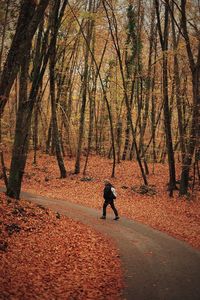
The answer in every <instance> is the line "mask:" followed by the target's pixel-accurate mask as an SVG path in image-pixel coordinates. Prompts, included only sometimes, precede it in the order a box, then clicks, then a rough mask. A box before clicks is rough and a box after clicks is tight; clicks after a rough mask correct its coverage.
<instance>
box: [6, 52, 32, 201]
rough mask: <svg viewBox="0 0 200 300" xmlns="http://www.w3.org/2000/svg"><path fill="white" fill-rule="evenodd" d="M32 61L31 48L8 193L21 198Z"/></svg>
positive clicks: (21, 92) (24, 68)
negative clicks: (28, 90)
mask: <svg viewBox="0 0 200 300" xmlns="http://www.w3.org/2000/svg"><path fill="white" fill-rule="evenodd" d="M29 63H30V48H29V52H28V53H26V56H25V60H24V64H23V66H22V67H21V74H20V89H19V108H18V112H17V119H16V129H15V139H14V145H13V152H12V160H11V166H10V176H9V181H8V187H7V192H6V194H7V195H8V196H9V197H12V198H15V199H19V197H20V191H21V183H22V177H23V174H24V169H25V165H26V158H27V152H28V144H29V134H30V125H31V117H30V116H29V103H28V101H27V86H28V73H29V72H28V71H29Z"/></svg>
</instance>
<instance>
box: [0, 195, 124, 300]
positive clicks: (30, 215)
mask: <svg viewBox="0 0 200 300" xmlns="http://www.w3.org/2000/svg"><path fill="white" fill-rule="evenodd" d="M0 196H1V200H0V215H1V217H0V262H1V263H0V274H1V276H0V299H5V300H7V299H23V300H25V299H65V300H66V299H120V290H121V288H122V279H121V278H122V274H121V267H120V261H119V255H118V252H117V250H115V248H114V245H113V244H112V242H111V241H110V240H108V239H106V238H104V237H102V236H101V235H100V234H98V233H96V232H95V231H93V230H92V229H90V228H89V227H87V226H85V225H82V224H80V223H78V222H75V221H73V220H71V219H69V218H67V217H64V216H60V215H59V214H58V213H57V214H56V213H54V212H52V211H51V210H48V209H45V208H44V207H42V206H40V205H36V204H32V203H30V202H28V201H25V200H20V201H14V200H11V199H10V198H8V197H6V196H5V195H3V194H2V193H1V195H0Z"/></svg>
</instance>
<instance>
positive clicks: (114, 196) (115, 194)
mask: <svg viewBox="0 0 200 300" xmlns="http://www.w3.org/2000/svg"><path fill="white" fill-rule="evenodd" d="M111 192H112V194H113V199H116V198H117V193H116V190H115V188H114V187H113V186H112V187H111Z"/></svg>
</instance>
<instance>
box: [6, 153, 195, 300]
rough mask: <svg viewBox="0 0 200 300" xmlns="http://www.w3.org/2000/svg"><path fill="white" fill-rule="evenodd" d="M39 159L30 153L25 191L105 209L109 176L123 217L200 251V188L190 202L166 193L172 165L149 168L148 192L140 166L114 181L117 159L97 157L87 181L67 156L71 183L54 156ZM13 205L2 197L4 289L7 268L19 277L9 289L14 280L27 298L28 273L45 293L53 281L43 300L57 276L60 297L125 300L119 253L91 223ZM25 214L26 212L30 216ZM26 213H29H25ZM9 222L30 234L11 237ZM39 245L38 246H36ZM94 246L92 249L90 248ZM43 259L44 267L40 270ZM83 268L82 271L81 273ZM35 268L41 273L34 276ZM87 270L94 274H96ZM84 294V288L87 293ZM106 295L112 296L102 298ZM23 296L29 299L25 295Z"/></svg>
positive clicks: (121, 169) (119, 170) (126, 166)
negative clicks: (92, 228)
mask: <svg viewBox="0 0 200 300" xmlns="http://www.w3.org/2000/svg"><path fill="white" fill-rule="evenodd" d="M84 160H85V158H84V157H83V158H82V161H81V164H82V166H83V165H84ZM32 162H33V155H32V154H30V155H29V158H28V162H27V166H26V170H25V174H24V179H23V185H22V189H23V191H28V192H31V193H33V194H38V195H42V196H47V197H53V198H55V199H58V201H59V199H66V200H68V201H71V202H74V203H78V204H82V205H85V206H88V207H93V208H97V209H100V210H101V209H102V204H103V197H102V191H103V188H104V179H105V178H108V179H110V180H111V182H112V183H113V185H114V186H115V187H116V190H117V199H116V206H117V208H118V210H119V214H120V215H121V216H122V215H123V216H126V217H128V218H130V219H133V220H135V221H138V222H141V223H143V224H147V225H149V226H151V227H152V228H155V229H157V230H160V231H163V232H166V233H168V234H169V235H171V236H173V237H175V238H177V239H180V240H183V241H186V242H187V243H188V244H190V245H191V246H193V247H195V248H197V249H200V191H199V190H195V191H194V193H193V194H192V195H191V197H190V198H184V199H182V198H180V197H179V196H178V191H177V192H175V193H174V197H173V198H170V197H169V196H168V191H167V180H168V168H167V165H162V164H156V165H154V172H152V170H153V166H152V165H149V171H150V175H149V176H148V181H149V185H150V187H151V188H150V189H149V190H148V191H146V190H145V189H144V188H141V186H142V184H143V182H142V179H141V176H140V173H139V168H138V166H137V164H136V163H135V162H128V161H126V162H121V163H120V164H118V165H117V166H116V176H115V178H111V177H110V175H111V171H112V161H111V160H108V159H106V158H103V157H97V156H91V157H90V159H89V164H88V170H87V174H86V175H85V176H83V174H82V172H81V173H80V174H79V175H75V174H73V171H74V160H73V159H69V158H66V159H65V166H66V169H67V178H65V179H60V178H59V169H58V166H57V162H56V159H55V157H52V156H47V155H44V154H41V153H40V154H39V153H38V156H37V164H36V165H34V164H33V163H32ZM6 166H9V157H6ZM152 173H154V174H152ZM177 177H178V176H177ZM0 185H1V186H3V185H4V184H3V180H1V181H0ZM139 192H142V193H143V194H141V193H139ZM6 203H7V200H6V198H3V200H1V206H0V207H1V210H2V211H3V212H4V217H5V220H4V221H3V222H2V223H1V226H2V227H3V230H1V235H3V238H2V237H1V242H0V247H2V249H3V248H4V247H5V253H4V251H3V250H2V251H0V255H3V256H4V264H3V270H4V273H2V274H3V277H2V279H1V280H2V282H1V283H0V286H2V283H4V286H5V281H6V278H7V279H8V277H9V274H8V272H9V271H8V270H9V268H8V265H9V266H10V268H11V269H10V272H12V273H13V274H14V275H15V276H14V275H12V280H11V279H9V280H10V284H9V285H7V288H6V289H5V291H10V286H11V283H12V286H13V289H14V291H16V289H17V290H18V292H19V293H22V294H19V295H20V296H21V295H24V294H23V293H25V290H24V289H27V286H25V287H24V288H23V287H22V285H21V284H20V282H19V280H18V278H19V276H18V275H19V272H21V274H22V277H23V279H24V280H25V282H29V281H30V280H31V281H32V282H33V286H32V288H33V289H34V290H35V291H38V292H39V291H40V292H41V288H44V287H41V276H42V278H43V279H42V281H43V282H47V285H45V286H46V288H44V289H43V291H42V292H43V294H44V297H43V299H45V297H46V298H48V295H49V294H48V293H49V291H51V292H52V291H53V288H54V290H55V286H54V287H53V288H52V285H51V284H52V278H53V279H56V283H55V285H56V290H57V293H58V295H59V299H64V298H62V295H64V294H66V292H67V293H69V299H70V295H72V294H70V293H71V292H73V293H74V295H75V294H76V293H77V298H76V299H95V298H98V299H118V297H120V296H119V295H120V288H121V287H122V273H121V269H120V262H119V257H118V254H117V250H116V249H115V246H114V245H113V244H112V243H111V242H110V241H108V240H106V239H105V238H104V237H102V236H101V235H99V234H97V233H95V232H93V231H92V230H91V229H89V228H88V227H86V226H85V225H82V224H80V223H77V222H74V221H72V220H70V219H67V218H65V217H61V219H60V218H59V216H56V215H55V214H53V213H52V212H50V211H49V212H48V214H47V213H46V210H43V209H42V208H41V207H37V206H34V205H33V204H28V203H27V202H24V201H20V203H19V204H16V202H15V201H11V202H10V204H9V206H7V205H6ZM18 205H19V208H18ZM20 207H22V209H20ZM23 209H24V211H25V212H23ZM7 210H9V211H7ZM108 210H110V208H109V209H108ZM14 211H16V213H14ZM20 211H21V212H20ZM23 213H25V216H24V215H23ZM100 215H101V211H100ZM35 216H38V218H37V219H36V218H35ZM12 218H14V219H12ZM18 222H19V223H18ZM29 222H30V223H29ZM8 223H9V224H11V225H12V224H15V223H16V224H18V225H19V227H22V228H24V230H21V231H20V232H19V233H20V235H21V234H22V235H23V241H24V242H23V244H22V242H21V241H22V238H21V237H20V235H19V234H10V233H9V227H8V228H7V227H6V226H5V224H8ZM60 228H62V230H60ZM13 230H14V232H15V231H18V229H17V227H16V228H15V226H14V228H11V231H13ZM77 235H78V240H79V242H78V243H77ZM44 237H45V238H44ZM46 237H47V238H46ZM3 241H6V243H8V246H7V245H6V244H3ZM33 241H34V243H32V242H33ZM69 241H70V243H69ZM91 243H92V247H91ZM99 244H101V247H99ZM24 245H25V247H24ZM33 245H34V246H33ZM88 245H90V246H89V248H90V249H89V248H88ZM6 248H7V249H10V251H7V249H6ZM33 248H34V249H33ZM55 249H56V251H55ZM111 249H112V251H111ZM32 250H34V253H35V256H34V259H33V268H32V267H31V268H30V266H31V265H32V260H31V261H30V259H31V258H30V257H29V253H30V251H32ZM44 252H45V256H44ZM110 252H111V255H113V256H112V257H113V258H114V257H115V259H114V263H113V262H112V259H109V263H110V264H111V265H109V263H108V264H107V262H108V260H106V257H107V256H108V253H109V257H110ZM54 253H56V257H55V259H53V260H52V259H51V257H52V255H53V254H54ZM60 253H61V254H62V255H60ZM88 253H89V256H88ZM43 256H44V257H43ZM87 256H88V257H87ZM41 258H42V259H41ZM38 260H39V261H41V263H40V264H39V265H37V266H36V264H37V261H38ZM63 260H64V261H63ZM105 260H106V265H107V268H106V269H104V268H102V265H104V264H100V263H99V262H104V261H105ZM77 264H78V265H77ZM112 264H113V265H112ZM66 265H67V266H68V267H67V272H66V269H65V267H64V266H66ZM79 265H80V266H79ZM27 266H28V267H27ZM79 267H80V272H78V273H77V270H78V268H79ZM26 268H27V269H26ZM49 268H51V269H52V274H50V275H47V273H45V270H47V269H48V270H49ZM25 269H26V270H25ZM5 270H7V271H5ZM33 270H37V272H36V274H35V275H34V276H33ZM39 270H40V271H39ZM41 270H42V272H41ZM83 270H84V271H83ZM86 270H90V272H89V273H90V276H89V277H88V275H87V273H88V272H87V271H86ZM91 270H92V271H91ZM99 270H100V272H99ZM1 272H2V270H1ZM60 273H63V276H60V275H59V277H58V276H56V275H57V274H60ZM64 274H65V275H64ZM83 274H85V275H83ZM6 276H7V277H6ZM49 276H50V277H51V278H49ZM65 276H67V278H65ZM81 276H83V277H81ZM9 278H10V277H9ZM26 279H27V281H26ZM64 281H68V284H67V286H68V287H71V290H65V289H66V285H63V282H64ZM105 282H111V283H112V284H110V285H108V284H105ZM113 282H115V284H113ZM80 285H81V286H80ZM88 287H89V289H88ZM94 287H95V288H94ZM105 287H106V290H105ZM32 288H30V290H28V291H29V292H30V293H31V292H32V291H33V290H32ZM78 290H79V291H81V292H80V294H79V292H78ZM13 293H14V292H13ZM86 293H88V294H86ZM90 293H91V294H90ZM95 293H96V294H95ZM102 293H103V294H102ZM0 294H1V291H0ZM106 294H107V298H105V296H102V295H106ZM11 295H12V294H11ZM94 296H95V297H94ZM102 297H104V298H102ZM19 298H20V297H19ZM19 298H17V299H19ZM2 299H9V297H7V295H6V294H5V297H4V298H2ZM10 299H12V298H10ZM15 299H16V298H15ZM23 299H26V298H24V297H23ZM27 299H28V298H27Z"/></svg>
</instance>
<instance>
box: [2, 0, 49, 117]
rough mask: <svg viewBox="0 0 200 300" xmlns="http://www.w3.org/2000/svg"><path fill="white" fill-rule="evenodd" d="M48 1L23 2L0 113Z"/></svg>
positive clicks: (3, 75)
mask: <svg viewBox="0 0 200 300" xmlns="http://www.w3.org/2000/svg"><path fill="white" fill-rule="evenodd" d="M48 3H49V0H41V1H40V3H39V4H38V5H37V4H36V1H31V0H24V1H23V2H22V6H21V10H20V14H19V18H18V22H17V27H16V31H15V35H14V37H13V40H12V45H11V48H10V50H9V53H8V56H7V59H6V62H5V65H4V69H3V72H2V76H1V80H0V115H2V113H3V111H4V107H5V105H6V103H7V101H8V97H9V94H10V90H11V88H12V85H13V82H14V80H15V78H16V76H17V73H18V71H19V68H20V65H21V64H23V62H24V54H25V53H27V52H28V49H29V45H30V43H31V41H32V38H33V36H34V34H35V32H36V30H37V27H38V25H39V23H40V21H41V19H42V18H43V16H44V12H45V9H46V7H47V5H48Z"/></svg>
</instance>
